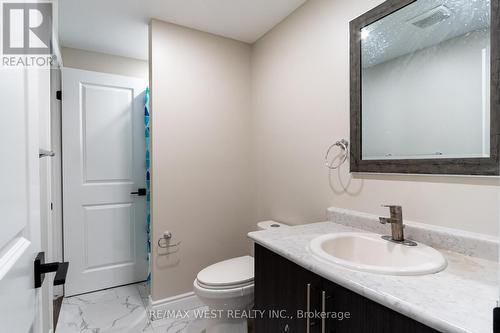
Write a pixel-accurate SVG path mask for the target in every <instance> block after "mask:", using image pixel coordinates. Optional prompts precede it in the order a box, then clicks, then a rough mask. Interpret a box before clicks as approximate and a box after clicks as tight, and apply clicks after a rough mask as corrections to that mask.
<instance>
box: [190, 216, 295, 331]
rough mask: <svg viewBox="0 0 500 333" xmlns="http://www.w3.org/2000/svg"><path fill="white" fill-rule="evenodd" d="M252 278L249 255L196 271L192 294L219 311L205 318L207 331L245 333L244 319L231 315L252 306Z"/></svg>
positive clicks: (263, 225)
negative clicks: (216, 315)
mask: <svg viewBox="0 0 500 333" xmlns="http://www.w3.org/2000/svg"><path fill="white" fill-rule="evenodd" d="M287 227H288V226H287V225H286V224H283V223H278V222H275V221H262V222H259V223H257V228H258V230H268V229H273V228H287ZM253 281H254V259H253V257H251V256H243V257H238V258H232V259H228V260H224V261H220V262H218V263H215V264H213V265H210V266H208V267H206V268H204V269H202V270H201V271H200V272H199V273H198V275H197V277H196V279H195V280H194V282H193V288H194V293H195V294H196V295H197V296H198V298H199V299H200V300H201V301H202V302H203V303H204V304H205V305H207V306H208V308H209V310H216V311H214V312H215V313H220V314H222V316H220V317H219V316H218V317H217V318H216V319H210V320H207V327H206V329H205V331H206V333H247V320H246V318H244V316H240V317H243V318H234V317H235V316H234V315H232V314H235V313H238V312H237V311H239V313H241V311H242V310H250V309H252V307H253V289H254V285H253ZM219 310H221V311H220V312H219ZM228 310H229V311H228Z"/></svg>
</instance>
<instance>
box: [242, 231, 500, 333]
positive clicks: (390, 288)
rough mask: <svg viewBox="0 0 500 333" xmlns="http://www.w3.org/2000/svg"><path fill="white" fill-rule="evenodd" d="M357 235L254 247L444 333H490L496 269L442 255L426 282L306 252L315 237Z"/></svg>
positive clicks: (275, 236) (305, 236)
mask: <svg viewBox="0 0 500 333" xmlns="http://www.w3.org/2000/svg"><path fill="white" fill-rule="evenodd" d="M347 231H358V232H367V231H365V230H361V229H356V228H353V227H349V226H346V225H342V224H338V223H334V222H320V223H313V224H307V225H300V226H295V227H290V228H282V229H275V230H264V231H256V232H251V233H249V234H248V236H249V237H250V238H251V239H252V240H254V241H255V242H256V243H258V244H260V245H262V246H264V247H266V248H268V249H270V250H272V251H273V252H275V253H277V254H279V255H281V256H283V257H285V258H287V259H288V260H290V261H292V262H294V263H296V264H298V265H300V266H302V267H304V268H306V269H308V270H310V271H312V272H314V273H316V274H318V275H320V276H322V277H324V278H326V279H328V280H330V281H332V282H334V283H337V284H339V285H341V286H343V287H345V288H347V289H350V290H352V291H354V292H356V293H358V294H360V295H362V296H364V297H367V298H369V299H371V300H373V301H375V302H378V303H380V304H382V305H384V306H386V307H388V308H390V309H393V310H395V311H397V312H399V313H402V314H404V315H406V316H408V317H410V318H413V319H415V320H417V321H419V322H421V323H423V324H425V325H427V326H430V327H432V328H434V329H436V330H439V331H442V332H474V333H482V332H492V331H493V318H492V311H493V308H494V307H495V306H496V301H497V295H498V263H497V262H495V261H490V260H486V259H481V258H476V257H471V256H466V255H463V254H459V253H456V252H452V251H448V250H439V251H440V252H441V253H443V255H444V256H445V257H446V259H447V261H448V266H447V268H446V269H445V270H443V271H441V272H439V273H436V274H430V275H423V276H391V275H379V274H373V273H366V272H359V271H354V270H350V269H348V268H344V267H342V266H338V265H335V264H331V265H330V264H325V263H324V262H320V261H318V260H316V259H315V258H314V257H313V256H312V254H311V253H310V252H309V250H308V244H309V241H310V240H311V239H313V238H314V237H317V236H320V235H324V234H327V233H333V232H347Z"/></svg>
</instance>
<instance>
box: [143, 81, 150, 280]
mask: <svg viewBox="0 0 500 333" xmlns="http://www.w3.org/2000/svg"><path fill="white" fill-rule="evenodd" d="M144 136H145V138H146V234H147V244H146V246H147V259H148V263H149V265H148V278H147V282H149V281H151V190H150V189H151V184H150V179H151V177H150V170H149V169H150V151H149V150H150V128H149V88H146V93H145V96H144Z"/></svg>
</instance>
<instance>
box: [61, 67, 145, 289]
mask: <svg viewBox="0 0 500 333" xmlns="http://www.w3.org/2000/svg"><path fill="white" fill-rule="evenodd" d="M62 87H63V89H62V146H63V205H64V208H63V216H64V217H63V226H64V228H63V229H64V260H65V261H69V263H70V268H69V271H68V278H67V279H66V286H65V294H66V296H71V295H75V294H81V293H86V292H90V291H94V290H99V289H104V288H109V287H114V286H118V285H123V284H128V283H134V282H138V281H143V280H145V279H146V276H147V259H146V222H145V220H146V198H145V197H144V196H137V195H134V194H131V192H136V191H137V190H138V189H139V188H145V155H144V154H145V138H144V93H145V89H146V82H145V81H144V80H141V79H137V78H131V77H125V76H118V75H112V74H105V73H98V72H91V71H84V70H78V69H72V68H63V70H62Z"/></svg>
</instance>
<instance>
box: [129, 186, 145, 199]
mask: <svg viewBox="0 0 500 333" xmlns="http://www.w3.org/2000/svg"><path fill="white" fill-rule="evenodd" d="M130 194H135V195H137V196H139V197H143V196H145V195H146V189H145V188H138V189H137V191H136V192H130Z"/></svg>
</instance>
